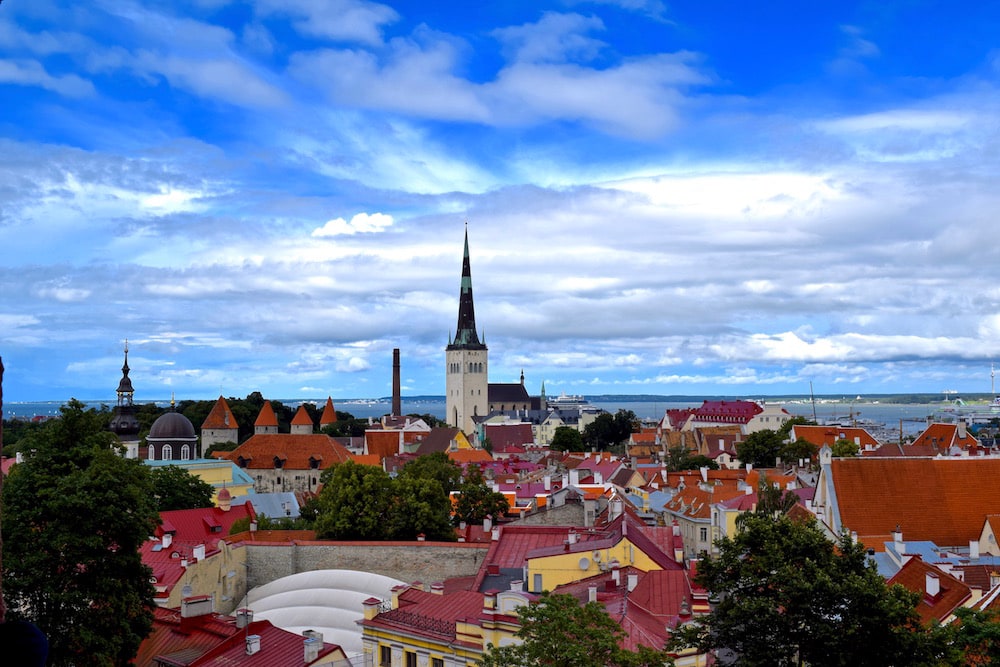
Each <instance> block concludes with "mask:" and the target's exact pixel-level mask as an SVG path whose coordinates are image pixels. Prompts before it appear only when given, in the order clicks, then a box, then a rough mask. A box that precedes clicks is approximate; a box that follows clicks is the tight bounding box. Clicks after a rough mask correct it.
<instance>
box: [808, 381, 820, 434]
mask: <svg viewBox="0 0 1000 667" xmlns="http://www.w3.org/2000/svg"><path fill="white" fill-rule="evenodd" d="M809 400H810V401H811V402H812V406H813V423H814V424H818V423H819V420H817V419H816V395H815V394H813V381H812V380H809Z"/></svg>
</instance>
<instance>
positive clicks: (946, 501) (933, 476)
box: [830, 457, 1000, 546]
mask: <svg viewBox="0 0 1000 667" xmlns="http://www.w3.org/2000/svg"><path fill="white" fill-rule="evenodd" d="M830 466H831V470H830V472H831V476H832V479H833V485H834V489H835V491H836V495H837V505H838V507H839V510H840V520H841V525H843V526H844V527H846V528H847V529H848V530H851V531H856V532H857V533H858V535H859V537H861V539H862V541H865V539H864V538H865V537H871V536H881V537H884V536H887V535H888V534H889V533H890V532H892V530H893V529H894V528H895V527H896V526H897V525H898V526H899V527H900V528H901V529H902V531H903V535H904V537H905V538H906V539H907V540H927V541H932V542H934V543H936V544H939V545H942V546H967V545H968V544H969V540H974V539H979V535H980V533H981V531H982V527H983V522H984V520H985V518H986V516H987V515H989V514H992V513H994V512H996V510H997V508H998V507H1000V485H998V484H997V479H1000V458H979V457H952V458H934V459H921V458H902V459H890V458H860V457H852V458H842V459H833V461H832V462H831V463H830Z"/></svg>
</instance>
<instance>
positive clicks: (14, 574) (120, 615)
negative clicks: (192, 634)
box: [3, 400, 159, 667]
mask: <svg viewBox="0 0 1000 667" xmlns="http://www.w3.org/2000/svg"><path fill="white" fill-rule="evenodd" d="M105 422H106V420H105V419H104V415H102V414H101V413H99V412H97V411H95V410H85V409H84V406H83V404H82V403H80V402H79V401H76V400H71V401H70V402H69V403H68V404H66V405H65V406H63V407H62V409H61V417H60V418H58V419H54V420H52V421H49V422H48V423H46V424H45V426H44V428H42V429H39V430H38V431H36V432H34V433H33V434H32V437H31V438H30V443H28V444H29V445H30V446H29V447H28V448H27V449H26V450H25V451H30V452H31V454H30V455H28V457H27V458H26V459H25V461H24V462H23V463H19V464H17V465H16V466H14V468H13V469H12V470H11V473H10V476H9V477H8V478H7V481H6V483H5V484H4V486H3V503H4V517H3V518H4V524H3V531H4V538H5V539H4V560H3V565H4V573H3V577H4V593H5V596H6V599H7V602H8V605H9V611H8V618H11V617H22V618H26V619H27V620H30V621H32V622H34V623H35V624H37V625H38V626H39V627H40V628H41V629H42V631H43V632H45V633H46V634H47V635H48V638H49V664H50V665H76V666H78V667H81V666H89V665H95V666H96V665H102V666H103V665H126V664H128V663H129V662H130V661H131V659H132V658H133V657H134V656H135V653H136V651H137V650H138V648H139V644H140V642H142V640H143V638H144V637H145V636H146V635H147V634H148V632H149V630H150V628H151V627H152V620H153V613H152V609H153V606H154V605H153V594H154V591H153V587H152V585H151V584H150V583H149V578H150V575H151V572H150V570H149V568H148V567H146V566H145V565H143V563H142V559H141V556H140V554H139V547H140V546H141V545H142V543H143V542H144V541H145V540H146V539H147V538H148V536H149V535H152V534H153V531H154V529H155V528H156V525H157V523H158V522H159V515H158V514H157V512H156V508H155V505H154V500H153V486H152V481H151V480H150V476H149V471H148V469H147V468H146V467H145V466H144V465H143V464H142V463H141V462H139V461H136V460H129V459H125V458H122V457H121V456H120V455H119V451H118V448H117V447H116V445H115V444H114V436H113V435H112V434H111V433H110V432H108V431H106V430H105V426H106V423H105Z"/></svg>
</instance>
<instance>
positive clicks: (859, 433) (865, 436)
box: [793, 424, 879, 449]
mask: <svg viewBox="0 0 1000 667" xmlns="http://www.w3.org/2000/svg"><path fill="white" fill-rule="evenodd" d="M793 430H794V432H795V437H796V438H802V439H803V440H805V441H806V442H810V443H812V444H814V445H816V446H817V447H822V446H823V445H829V446H831V447H832V446H833V443H835V442H837V441H838V440H849V441H851V442H857V443H858V444H859V446H860V447H861V449H864V448H865V447H866V446H867V445H871V446H872V447H877V446H878V444H879V442H878V440H876V439H875V437H874V436H873V435H872V434H871V433H869V432H868V431H866V430H865V429H863V428H859V427H855V426H810V425H808V424H796V425H795V426H794V427H793Z"/></svg>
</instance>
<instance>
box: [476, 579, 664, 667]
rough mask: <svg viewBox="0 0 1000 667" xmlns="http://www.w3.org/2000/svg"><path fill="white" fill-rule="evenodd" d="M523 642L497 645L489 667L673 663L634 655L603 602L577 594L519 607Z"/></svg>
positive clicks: (650, 652)
mask: <svg viewBox="0 0 1000 667" xmlns="http://www.w3.org/2000/svg"><path fill="white" fill-rule="evenodd" d="M517 615H518V618H519V620H520V622H521V627H520V628H519V629H518V631H517V637H518V638H519V639H520V640H521V643H520V644H517V645H514V646H504V647H497V646H491V647H490V649H489V651H487V653H486V655H485V656H484V657H483V661H482V663H481V664H482V665H483V666H484V667H534V666H535V665H546V666H547V667H654V666H655V667H662V666H663V665H670V664H673V663H672V661H671V660H670V657H669V655H668V654H667V653H666V652H664V651H659V650H656V649H653V648H643V649H640V650H639V651H629V650H627V649H623V648H621V646H620V645H619V644H620V642H621V641H622V639H623V638H624V634H625V632H624V630H622V627H621V626H620V625H619V624H618V623H617V622H616V621H615V620H614V619H613V618H611V616H609V615H608V612H607V611H605V609H604V607H603V606H601V604H600V603H597V602H588V603H586V604H582V605H581V604H580V603H579V602H577V600H576V598H574V597H573V596H571V595H560V594H550V593H548V592H545V593H542V595H541V597H540V598H539V599H538V601H537V602H535V603H532V604H528V605H525V606H523V607H520V608H519V609H518V613H517Z"/></svg>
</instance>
